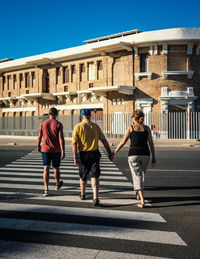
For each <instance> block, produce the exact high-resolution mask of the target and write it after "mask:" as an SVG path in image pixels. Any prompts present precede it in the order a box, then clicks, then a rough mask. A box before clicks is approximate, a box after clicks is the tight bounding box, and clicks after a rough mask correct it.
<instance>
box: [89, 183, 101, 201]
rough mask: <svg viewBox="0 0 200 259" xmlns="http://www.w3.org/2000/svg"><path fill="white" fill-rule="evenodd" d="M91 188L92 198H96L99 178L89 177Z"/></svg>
mask: <svg viewBox="0 0 200 259" xmlns="http://www.w3.org/2000/svg"><path fill="white" fill-rule="evenodd" d="M91 184H92V190H93V200H96V199H98V193H99V178H91Z"/></svg>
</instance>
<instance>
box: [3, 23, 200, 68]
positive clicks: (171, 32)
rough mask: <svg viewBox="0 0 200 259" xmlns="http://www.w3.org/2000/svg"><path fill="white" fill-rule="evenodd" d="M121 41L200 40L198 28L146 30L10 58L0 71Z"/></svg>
mask: <svg viewBox="0 0 200 259" xmlns="http://www.w3.org/2000/svg"><path fill="white" fill-rule="evenodd" d="M122 39H123V43H131V44H133V45H134V44H142V43H147V42H164V41H172V40H180V41H181V40H189V41H190V40H191V41H192V40H197V41H200V28H173V29H164V30H156V31H147V32H140V33H137V34H132V35H128V36H123V38H122V37H119V38H113V39H109V40H105V41H99V42H94V43H90V44H85V45H80V46H77V47H72V48H67V49H63V50H58V51H53V52H48V53H44V54H40V55H35V56H30V57H25V58H20V59H16V60H11V61H8V62H3V63H0V72H1V70H2V71H6V70H7V69H8V70H9V69H11V68H15V67H20V68H22V67H27V66H30V63H31V62H34V61H35V62H37V61H39V60H44V59H50V62H51V61H52V60H56V59H62V58H68V57H73V56H75V55H80V56H81V55H86V54H94V53H95V51H98V48H102V47H106V46H112V45H115V44H118V43H120V42H121V41H122Z"/></svg>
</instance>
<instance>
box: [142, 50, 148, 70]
mask: <svg viewBox="0 0 200 259" xmlns="http://www.w3.org/2000/svg"><path fill="white" fill-rule="evenodd" d="M148 63H149V62H148V54H140V72H148V69H149V68H148Z"/></svg>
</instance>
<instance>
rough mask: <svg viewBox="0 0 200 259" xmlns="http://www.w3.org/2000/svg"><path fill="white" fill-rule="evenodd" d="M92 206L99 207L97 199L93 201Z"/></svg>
mask: <svg viewBox="0 0 200 259" xmlns="http://www.w3.org/2000/svg"><path fill="white" fill-rule="evenodd" d="M93 206H94V207H95V206H99V199H94V200H93Z"/></svg>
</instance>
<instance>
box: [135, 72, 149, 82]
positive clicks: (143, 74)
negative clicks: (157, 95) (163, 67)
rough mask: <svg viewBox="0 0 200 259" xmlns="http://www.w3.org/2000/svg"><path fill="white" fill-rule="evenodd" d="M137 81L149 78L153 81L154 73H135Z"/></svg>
mask: <svg viewBox="0 0 200 259" xmlns="http://www.w3.org/2000/svg"><path fill="white" fill-rule="evenodd" d="M135 77H136V80H140V78H141V77H148V79H149V80H152V77H153V73H152V72H140V73H135Z"/></svg>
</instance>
